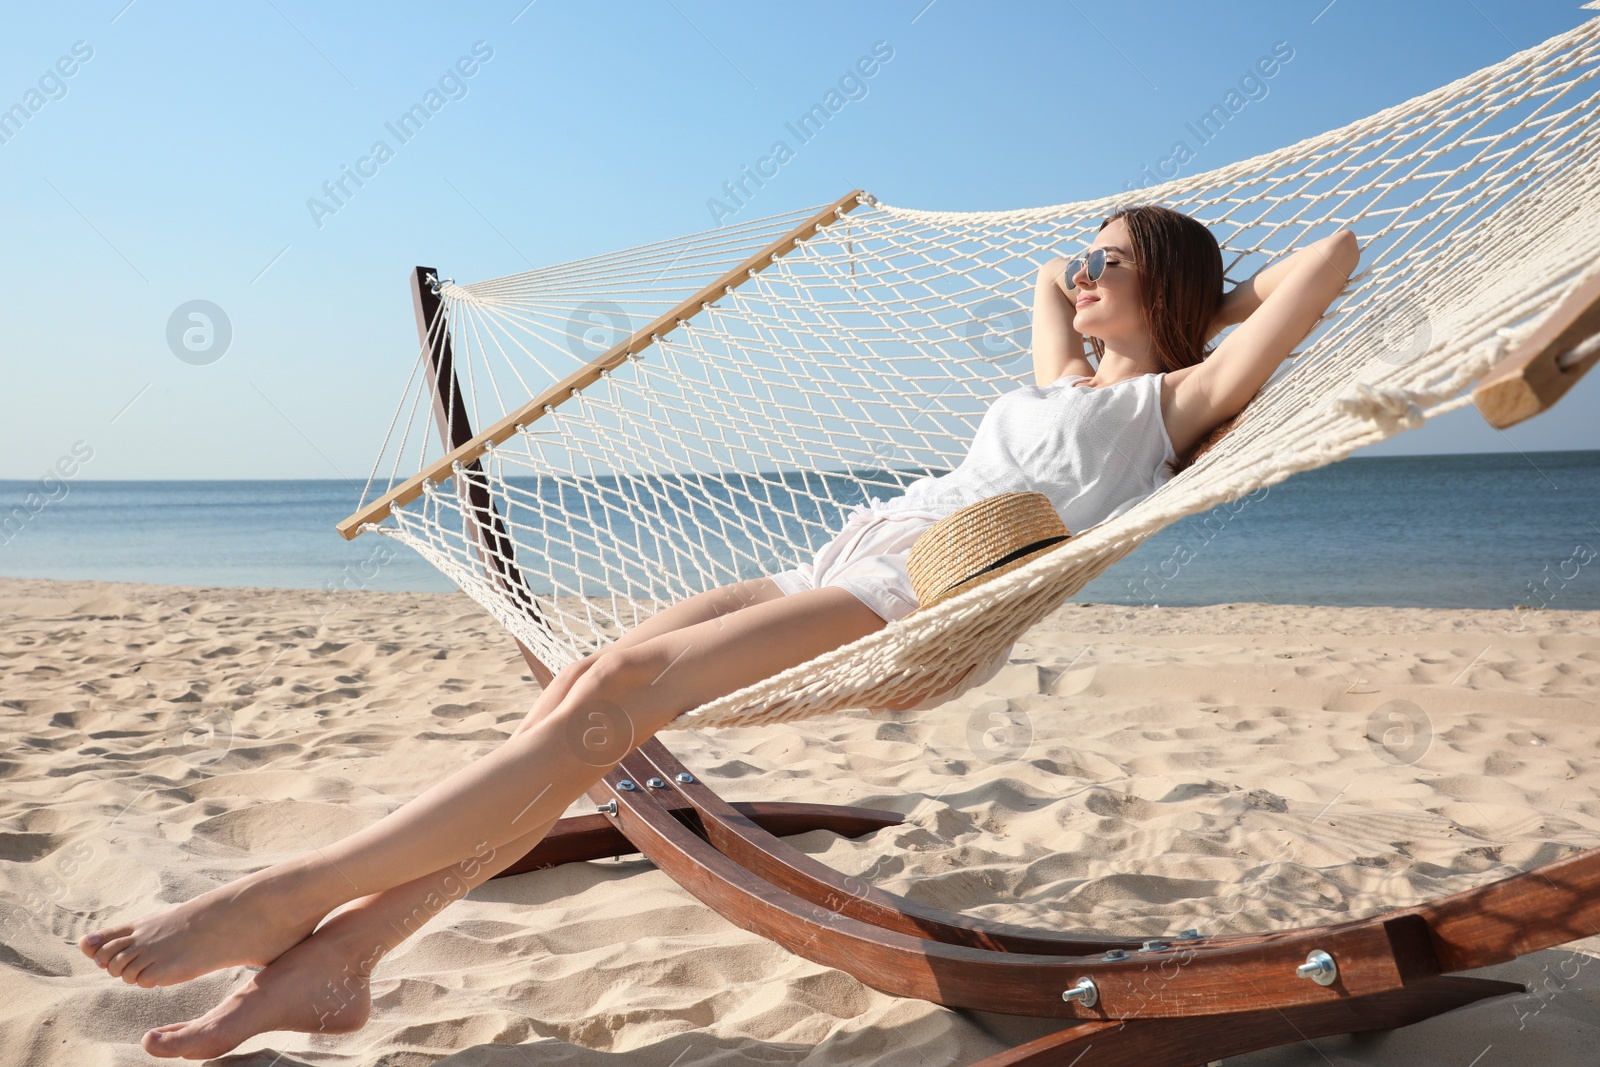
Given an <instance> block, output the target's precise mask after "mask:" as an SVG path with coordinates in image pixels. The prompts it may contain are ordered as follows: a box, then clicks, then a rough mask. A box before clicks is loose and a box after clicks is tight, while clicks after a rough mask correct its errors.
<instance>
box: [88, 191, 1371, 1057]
mask: <svg viewBox="0 0 1600 1067" xmlns="http://www.w3.org/2000/svg"><path fill="white" fill-rule="evenodd" d="M1357 258H1358V250H1357V246H1356V241H1355V237H1354V235H1353V234H1352V233H1351V232H1350V231H1348V230H1341V231H1339V232H1338V233H1336V234H1334V235H1332V236H1330V237H1327V238H1324V239H1322V240H1320V241H1317V242H1316V243H1314V244H1311V245H1309V246H1307V247H1306V248H1304V249H1301V250H1299V251H1297V252H1295V253H1294V254H1293V255H1291V256H1289V257H1287V258H1286V259H1284V260H1283V261H1281V262H1279V263H1276V264H1273V265H1272V266H1270V267H1268V268H1266V269H1265V270H1263V271H1261V272H1260V273H1259V274H1257V275H1256V276H1255V277H1253V278H1251V279H1250V280H1249V281H1247V282H1244V283H1242V284H1240V285H1239V286H1237V287H1235V288H1234V289H1233V290H1232V291H1230V292H1229V293H1227V294H1226V296H1224V294H1223V291H1222V285H1223V280H1222V256H1221V251H1220V250H1219V248H1218V246H1217V243H1216V240H1215V239H1214V238H1213V237H1212V236H1211V233H1210V231H1208V230H1207V229H1206V228H1205V226H1203V225H1202V224H1200V223H1199V222H1197V221H1195V220H1194V219H1191V218H1189V217H1188V216H1185V215H1181V214H1179V213H1177V212H1174V211H1171V210H1169V209H1167V208H1162V207H1155V206H1142V207H1136V208H1131V209H1127V210H1124V211H1119V212H1117V213H1116V214H1114V215H1112V216H1111V217H1110V218H1109V219H1107V220H1106V221H1105V222H1104V223H1102V224H1101V227H1100V231H1099V233H1098V235H1097V237H1096V239H1095V242H1094V244H1093V246H1092V247H1091V248H1090V249H1089V251H1088V253H1087V254H1086V255H1085V256H1083V257H1080V258H1077V259H1074V260H1072V261H1071V262H1070V264H1069V262H1068V261H1067V260H1065V259H1056V260H1052V261H1051V262H1049V263H1047V264H1045V265H1044V266H1043V267H1041V268H1040V270H1039V273H1038V279H1037V282H1036V285H1035V289H1034V319H1033V346H1034V347H1033V369H1034V379H1035V383H1036V384H1031V385H1023V386H1020V387H1018V388H1017V389H1016V390H1013V391H1011V392H1008V393H1006V394H1005V395H1004V396H1003V397H1001V398H999V399H997V401H996V402H995V404H994V405H992V406H991V408H990V410H989V411H988V412H986V413H985V416H984V419H983V422H982V424H980V427H979V430H978V433H977V435H976V436H975V438H974V442H973V448H972V454H971V455H969V457H968V459H967V460H966V461H964V462H963V464H962V466H961V467H959V468H957V469H956V470H955V471H952V472H950V473H949V474H947V475H943V476H940V477H930V478H926V479H922V480H921V481H919V482H916V483H913V485H912V486H911V487H909V488H908V489H907V491H906V493H905V494H904V496H903V497H897V498H893V499H891V500H889V501H887V502H884V501H873V504H872V506H871V507H866V508H862V509H858V511H857V513H856V514H855V515H853V516H852V517H851V519H850V520H849V522H847V523H846V524H845V525H844V528H843V529H842V530H841V531H840V533H839V534H838V535H837V536H836V537H835V538H834V539H833V541H832V542H830V543H829V544H828V545H825V546H824V547H823V548H822V549H821V550H820V551H819V552H817V554H816V561H815V563H814V564H813V565H806V566H801V567H799V568H796V569H794V570H790V571H785V572H783V573H781V574H778V575H775V576H772V577H764V578H755V579H751V580H748V581H743V582H737V583H734V584H732V585H727V586H723V587H721V588H718V589H714V590H711V591H709V592H705V593H701V594H699V595H697V596H693V597H690V598H688V599H686V600H684V601H681V602H679V603H677V604H674V605H672V606H671V607H669V608H666V609H665V610H663V611H661V612H659V613H658V614H656V615H654V616H653V617H651V618H650V619H648V620H646V621H645V622H644V623H642V624H641V625H639V626H637V627H635V628H634V629H632V630H630V631H629V632H627V633H626V634H624V635H623V636H622V637H620V638H619V639H617V640H616V641H614V642H612V643H611V644H610V645H609V646H607V647H606V648H604V649H602V650H600V651H599V652H596V653H594V654H592V655H590V656H587V657H585V658H584V659H582V660H580V661H578V662H576V663H573V664H571V665H569V666H568V667H566V668H565V669H563V670H562V671H561V672H560V673H559V674H557V675H556V676H555V678H553V679H552V680H551V682H550V684H549V685H548V686H547V687H546V688H545V689H544V691H543V692H542V693H541V694H540V695H539V698H538V700H537V702H536V703H535V704H534V706H533V708H532V710H531V711H530V712H529V713H528V715H527V717H526V718H525V719H524V720H523V721H522V722H521V723H520V724H519V725H518V727H517V729H516V731H515V733H513V734H512V736H511V737H509V738H508V739H507V740H506V741H505V743H504V744H503V745H501V746H500V747H499V748H497V749H496V750H494V751H493V752H490V753H489V754H487V755H485V756H484V757H482V758H481V759H479V760H477V761H476V762H474V763H472V764H469V765H467V766H465V767H462V768H461V769H459V770H457V771H456V772H455V773H453V774H451V775H450V776H449V777H447V778H445V779H444V780H443V781H441V782H439V783H438V784H436V785H434V786H433V787H432V788H430V789H428V790H427V791H426V792H424V793H423V794H422V795H421V796H419V797H417V798H416V799H415V800H412V801H410V802H409V803H407V804H405V805H404V806H402V807H400V808H398V809H397V810H395V811H394V812H392V813H391V814H389V815H387V816H385V817H384V818H382V819H380V820H378V821H377V822H376V823H374V824H373V825H371V826H369V827H366V828H365V829H363V830H360V831H358V832H357V833H354V834H352V835H350V836H349V837H347V838H345V839H344V840H342V841H339V842H338V843H336V844H333V845H330V846H328V847H326V848H320V849H315V850H313V851H311V852H309V853H307V854H305V855H303V856H300V857H297V858H295V859H292V860H287V861H285V862H283V863H278V864H275V865H273V866H271V867H268V868H266V869H264V870H261V871H257V872H255V873H253V874H250V875H247V876H245V877H243V878H240V879H238V880H237V881H234V882H232V883H230V884H228V885H225V886H221V887H219V888H217V889H213V890H210V891H209V892H206V893H203V894H201V895H200V896H198V897H196V898H194V899H193V900H190V901H187V902H185V903H182V904H178V905H175V906H173V907H170V908H168V909H166V910H165V911H161V912H157V913H154V914H151V915H147V916H144V917H142V918H139V919H136V920H134V921H133V922H130V923H121V924H117V925H113V926H108V927H105V928H103V929H101V930H99V931H97V932H95V933H91V934H86V935H85V936H84V937H83V938H81V939H80V941H79V947H80V948H81V949H82V950H83V952H84V954H85V955H87V956H90V957H92V958H93V959H94V961H95V963H96V964H98V965H99V966H100V967H102V968H104V969H105V970H106V972H107V973H108V974H110V975H111V976H113V977H116V978H121V979H122V980H123V981H124V982H127V983H129V984H132V985H138V986H142V987H146V988H149V987H154V986H168V985H174V984H176V983H178V982H186V981H188V980H189V979H191V978H195V977H198V976H200V975H203V974H206V973H207V972H210V971H214V970H217V969H219V968H223V967H233V966H239V965H251V966H257V967H262V968H264V969H263V970H261V971H259V972H258V973H256V974H254V975H252V976H251V977H250V978H249V979H247V980H246V981H245V982H244V984H243V985H242V986H240V987H239V988H238V989H236V990H235V991H234V992H233V993H232V994H230V995H229V996H228V997H227V998H226V999H225V1000H223V1002H222V1003H221V1004H219V1005H217V1006H216V1007H215V1008H213V1009H212V1010H211V1011H209V1012H207V1013H206V1014H204V1015H202V1016H200V1017H199V1018H196V1019H193V1020H191V1021H189V1022H185V1023H177V1024H173V1025H170V1026H163V1027H159V1028H157V1029H155V1030H151V1031H150V1032H149V1033H147V1034H146V1035H145V1036H144V1040H143V1045H144V1048H145V1050H146V1051H147V1052H149V1053H150V1054H152V1055H155V1056H182V1057H188V1058H206V1057H212V1056H218V1055H221V1054H223V1053H225V1052H227V1051H228V1050H230V1049H232V1048H234V1047H235V1046H236V1045H238V1044H239V1043H240V1042H242V1041H244V1040H246V1039H248V1038H250V1037H252V1036H254V1035H255V1034H259V1033H263V1032H265V1031H270V1030H298V1031H306V1032H312V1033H343V1032H347V1031H350V1030H355V1029H357V1028H359V1027H360V1026H362V1025H363V1024H364V1023H365V1022H366V1020H367V1016H368V1014H369V1012H370V1010H371V998H370V995H369V993H368V983H369V978H370V976H371V974H372V970H373V967H374V966H375V965H376V964H377V962H378V960H379V959H380V958H382V957H383V956H384V955H385V954H386V953H388V952H389V951H391V950H392V949H393V948H394V947H395V946H396V945H397V944H399V943H400V941H401V940H403V939H404V938H405V937H407V936H409V935H410V934H412V933H415V932H416V930H417V929H418V928H419V927H420V926H421V925H422V924H423V923H425V922H427V921H428V920H429V919H430V918H432V917H433V916H434V915H436V914H438V912H439V911H440V910H442V909H443V908H444V907H445V906H446V905H447V904H449V903H450V901H452V900H455V899H457V898H459V897H461V896H463V895H464V894H465V893H466V892H467V891H468V890H470V889H471V888H472V887H473V886H476V885H478V884H479V883H481V882H483V881H485V880H486V879H488V878H489V877H490V876H492V875H494V874H496V873H498V872H500V871H502V870H504V869H505V868H506V867H508V866H510V865H511V864H512V863H513V862H515V861H516V860H517V859H519V858H520V857H522V856H523V855H524V854H525V853H527V852H528V851H529V850H530V849H532V848H533V846H534V845H535V844H537V843H538V842H539V840H540V839H541V838H543V837H544V835H545V834H546V833H547V832H548V831H549V830H550V828H551V826H552V825H554V823H555V822H556V820H557V819H558V818H560V816H561V815H562V813H563V812H564V811H565V810H566V809H567V807H568V805H570V804H571V803H572V802H573V801H575V800H577V799H578V798H579V797H581V796H582V795H583V794H584V793H585V792H586V791H587V790H588V789H589V787H590V786H592V785H594V783H595V782H597V781H598V780H599V779H600V778H601V777H602V776H604V775H605V773H606V772H608V771H609V770H610V769H611V768H612V767H613V766H615V764H616V763H617V762H618V761H619V760H621V759H622V757H623V756H624V755H626V754H627V751H628V750H630V749H631V747H633V746H636V745H638V744H642V743H643V742H644V741H645V740H647V739H648V738H649V737H651V736H652V735H653V734H655V732H656V731H657V730H659V729H661V728H662V727H663V726H664V725H666V724H667V723H668V722H670V721H671V720H672V719H674V718H676V717H677V716H678V715H680V714H682V713H683V712H685V711H688V710H690V709H692V708H695V707H698V706H700V705H702V704H704V703H706V702H708V701H711V700H714V699H716V698H718V697H721V696H724V695H726V694H728V693H730V692H733V691H734V690H736V689H741V688H743V687H744V686H746V685H750V684H752V683H754V682H757V681H760V680H761V679H764V678H767V677H770V676H771V675H773V674H775V673H777V672H779V671H782V670H785V669H787V668H789V667H792V666H794V665H796V664H798V663H802V662H805V661H806V660H809V659H812V658H814V657H816V656H819V655H821V654H823V653H825V652H827V651H830V650H831V649H834V648H838V647H839V646H841V645H844V644H847V643H849V642H852V641H855V640H857V639H858V638H861V637H863V636H865V635H866V634H868V633H871V632H873V631H875V630H878V629H880V628H881V627H883V626H885V625H887V623H888V622H889V621H890V620H892V619H897V618H900V617H903V616H904V615H905V614H907V613H909V612H910V611H911V610H912V609H913V608H915V607H916V606H917V604H916V600H915V597H914V595H913V594H912V593H911V592H910V589H911V586H910V582H909V579H908V578H907V576H906V572H905V554H906V553H907V552H908V551H909V550H910V547H911V543H912V541H914V540H915V539H916V536H917V535H918V534H920V533H921V532H922V531H923V530H925V529H926V528H927V527H928V526H929V525H931V524H932V522H933V521H936V519H937V518H938V517H939V516H941V515H943V514H949V513H950V512H952V511H954V510H956V508H958V507H960V506H962V505H964V504H967V503H971V502H972V501H973V500H975V499H979V498H982V497H983V496H986V495H990V494H993V493H998V492H1006V491H1011V490H1014V489H1038V490H1039V491H1041V492H1045V493H1046V495H1048V496H1049V497H1050V498H1051V500H1052V502H1053V503H1054V504H1055V505H1056V507H1057V508H1058V510H1060V511H1061V512H1062V518H1063V520H1064V521H1065V522H1066V523H1067V527H1068V529H1070V530H1071V531H1073V532H1074V533H1077V532H1079V531H1080V530H1082V529H1084V528H1086V527H1088V526H1092V525H1094V524H1096V523H1098V522H1100V521H1103V520H1105V519H1106V518H1108V517H1110V516H1113V515H1115V514H1119V513H1120V512H1121V511H1124V510H1126V509H1127V508H1128V507H1131V506H1132V505H1133V504H1134V503H1136V502H1137V501H1138V500H1139V499H1142V498H1143V497H1144V496H1146V495H1148V494H1149V493H1150V492H1151V491H1153V490H1154V488H1155V487H1156V486H1158V485H1159V484H1160V483H1161V482H1162V481H1164V480H1165V479H1166V478H1167V477H1170V476H1171V474H1172V472H1173V468H1174V466H1175V460H1176V457H1178V456H1187V455H1188V454H1190V453H1191V452H1192V451H1193V450H1194V449H1195V447H1196V446H1197V445H1198V443H1199V442H1201V441H1203V440H1204V439H1205V438H1206V437H1207V435H1209V434H1210V433H1211V432H1212V430H1213V429H1215V428H1216V427H1217V426H1219V425H1220V424H1222V423H1223V422H1225V421H1227V420H1228V419H1230V418H1232V417H1233V416H1235V415H1237V414H1238V413H1239V412H1240V411H1242V410H1243V409H1244V407H1245V405H1246V403H1248V402H1249V400H1250V399H1251V398H1252V397H1253V396H1255V394H1256V392H1257V391H1258V390H1259V389H1260V388H1261V386H1262V385H1263V384H1265V382H1266V381H1267V379H1268V378H1269V377H1270V376H1271V375H1272V372H1273V371H1274V369H1275V368H1277V366H1278V365H1279V363H1281V362H1282V360H1283V359H1284V358H1285V357H1286V356H1288V355H1289V352H1290V350H1291V349H1292V348H1293V346H1294V345H1295V344H1297V343H1298V342H1299V341H1300V340H1302V339H1303V338H1304V337H1305V336H1306V335H1307V334H1308V333H1309V332H1310V331H1311V329H1312V327H1313V326H1315V325H1316V323H1317V321H1318V320H1319V319H1320V318H1321V316H1322V314H1323V312H1324V311H1325V310H1326V309H1327V307H1328V305H1329V304H1330V303H1331V302H1332V300H1333V298H1334V297H1335V296H1337V295H1338V294H1339V292H1340V291H1341V290H1342V289H1343V288H1344V285H1345V283H1346V281H1347V280H1348V278H1349V276H1350V273H1351V271H1352V270H1354V268H1355V265H1356V261H1357ZM1232 324H1238V328H1237V329H1236V330H1234V331H1233V332H1232V333H1230V334H1229V335H1228V336H1227V337H1226V338H1224V339H1223V340H1222V342H1221V343H1220V344H1219V345H1218V346H1217V348H1216V350H1215V351H1214V352H1210V353H1209V358H1208V349H1207V347H1206V345H1207V343H1208V341H1209V340H1210V338H1211V337H1213V336H1214V335H1215V334H1216V333H1217V332H1218V331H1220V330H1221V329H1223V328H1224V327H1226V326H1228V325H1232ZM1085 337H1089V338H1092V341H1093V348H1094V351H1095V353H1096V354H1097V356H1098V365H1095V366H1091V365H1090V363H1089V361H1088V360H1087V359H1086V358H1085V354H1084V338H1085ZM1202 361H1203V362H1202ZM1030 444H1031V448H1030V447H1029V446H1030ZM981 673H982V668H981V667H975V668H974V669H973V670H972V671H969V672H968V674H967V676H965V677H964V678H963V679H962V680H960V681H958V682H957V684H956V685H955V686H951V687H947V688H946V689H945V690H944V691H943V692H941V693H938V694H928V695H926V697H925V698H924V700H923V701H922V704H921V705H918V706H930V705H932V704H934V703H938V702H940V701H943V700H947V699H950V698H951V697H953V696H955V695H957V694H958V693H959V692H963V691H965V688H969V687H970V685H971V684H972V682H973V679H974V678H975V677H977V676H979V675H981ZM980 680H981V679H980ZM910 706H913V705H912V704H911V702H910V701H907V702H905V703H903V704H901V705H900V706H899V708H900V709H904V708H906V707H910ZM595 729H600V730H602V731H610V732H612V735H613V736H615V735H620V736H622V737H624V738H626V739H628V743H627V744H624V745H609V746H607V749H608V754H607V756H606V758H604V759H597V758H596V756H595V753H594V750H592V749H590V748H587V747H586V743H587V742H586V740H585V739H586V735H587V733H588V732H592V731H593V730H595Z"/></svg>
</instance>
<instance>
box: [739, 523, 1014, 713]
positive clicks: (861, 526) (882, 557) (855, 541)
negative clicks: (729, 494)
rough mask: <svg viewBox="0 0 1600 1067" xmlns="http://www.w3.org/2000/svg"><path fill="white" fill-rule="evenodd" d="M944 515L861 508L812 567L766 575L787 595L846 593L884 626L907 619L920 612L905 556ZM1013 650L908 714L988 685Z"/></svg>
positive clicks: (1002, 651) (1007, 648)
mask: <svg viewBox="0 0 1600 1067" xmlns="http://www.w3.org/2000/svg"><path fill="white" fill-rule="evenodd" d="M941 517H942V516H939V515H934V514H931V513H927V512H921V511H913V512H905V513H902V514H887V515H886V514H881V513H879V512H877V511H875V510H873V509H871V508H868V507H865V506H863V507H861V508H858V509H857V510H856V511H855V512H854V513H852V515H851V516H850V519H849V520H848V521H847V522H846V523H845V524H844V526H843V527H842V528H841V529H840V530H839V532H838V533H837V534H835V535H834V536H833V538H832V539H831V540H830V541H828V542H827V543H826V544H824V545H823V546H822V547H821V548H819V549H817V551H816V553H815V555H814V557H813V558H812V561H811V562H810V563H801V564H800V565H798V566H796V567H793V568H791V569H789V570H786V571H779V572H778V573H777V574H772V575H768V577H770V578H771V579H772V581H773V582H774V584H776V585H777V587H778V588H779V589H781V590H782V591H783V593H784V595H786V596H787V595H789V594H792V593H798V592H800V591H801V590H804V589H819V588H821V587H822V586H825V585H834V586H838V587H839V588H841V589H847V590H849V591H850V592H851V593H853V594H855V596H856V597H857V598H858V599H860V600H861V601H862V602H863V603H864V604H866V605H867V607H869V608H871V609H872V610H873V611H875V612H877V613H878V615H879V616H881V617H882V618H883V619H884V621H885V622H894V621H895V620H897V619H903V618H905V617H906V616H907V615H909V614H911V612H913V611H914V610H916V608H917V594H916V591H915V590H914V589H913V588H912V587H911V575H910V574H909V573H908V572H907V571H906V556H907V555H908V554H909V553H910V552H911V546H912V545H913V544H915V543H916V540H917V538H918V537H920V536H921V535H922V533H923V532H924V531H925V530H927V529H928V527H930V526H932V525H933V524H934V523H936V522H938V521H939V519H940V518H941ZM1013 647H1014V646H1012V645H1007V646H1005V647H1004V648H1001V649H998V650H997V651H996V652H995V653H994V654H993V655H992V656H990V657H989V658H988V659H986V660H984V661H983V662H982V663H979V664H976V665H975V666H974V667H973V668H972V669H971V670H970V671H968V672H967V673H966V675H964V676H963V677H962V678H961V679H959V680H958V681H957V682H956V684H955V685H954V686H953V687H952V688H951V689H949V690H947V691H946V692H944V693H940V694H937V695H935V696H933V697H930V698H928V699H927V700H924V701H923V702H922V703H920V704H918V705H916V706H915V707H913V708H909V709H906V710H909V711H925V710H927V709H929V708H933V707H937V706H938V705H939V704H942V703H944V702H945V701H947V700H953V699H955V698H956V697H958V696H961V695H962V694H963V693H965V692H967V691H968V690H969V689H972V688H974V687H975V686H978V685H981V684H982V683H984V682H987V681H988V680H989V679H990V678H993V677H994V676H995V675H996V674H998V673H1000V668H1001V667H1004V666H1005V665H1006V663H1007V661H1008V660H1010V658H1011V650H1012V648H1013Z"/></svg>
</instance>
